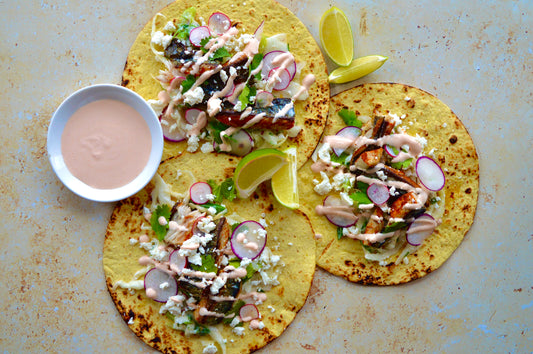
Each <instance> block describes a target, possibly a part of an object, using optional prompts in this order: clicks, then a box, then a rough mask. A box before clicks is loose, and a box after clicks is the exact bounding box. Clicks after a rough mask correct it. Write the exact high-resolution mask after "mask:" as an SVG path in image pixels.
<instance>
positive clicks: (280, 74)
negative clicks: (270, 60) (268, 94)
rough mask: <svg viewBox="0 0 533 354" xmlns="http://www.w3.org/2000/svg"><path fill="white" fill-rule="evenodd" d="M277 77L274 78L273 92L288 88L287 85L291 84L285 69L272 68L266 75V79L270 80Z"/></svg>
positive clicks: (289, 76)
mask: <svg viewBox="0 0 533 354" xmlns="http://www.w3.org/2000/svg"><path fill="white" fill-rule="evenodd" d="M274 75H275V76H277V77H276V78H275V80H276V81H275V84H274V90H276V91H283V90H285V89H286V88H287V87H289V84H290V83H291V75H290V74H289V71H288V70H287V69H283V68H281V67H280V68H274V69H272V70H270V73H269V74H268V78H269V79H270V78H271V77H272V76H274Z"/></svg>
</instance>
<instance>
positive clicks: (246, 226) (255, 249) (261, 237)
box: [230, 220, 267, 259]
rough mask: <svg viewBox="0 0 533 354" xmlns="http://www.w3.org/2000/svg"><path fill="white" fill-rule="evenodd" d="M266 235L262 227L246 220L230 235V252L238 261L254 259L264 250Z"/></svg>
mask: <svg viewBox="0 0 533 354" xmlns="http://www.w3.org/2000/svg"><path fill="white" fill-rule="evenodd" d="M266 241H267V234H266V231H265V229H264V228H263V226H261V224H259V223H258V222H256V221H253V220H248V221H244V222H242V223H240V224H239V226H237V227H236V228H235V230H233V233H232V234H231V240H230V243H231V250H232V251H233V253H234V254H235V255H236V256H237V257H238V258H240V259H243V258H249V259H256V258H257V257H259V255H261V253H262V252H263V249H264V248H265V245H266Z"/></svg>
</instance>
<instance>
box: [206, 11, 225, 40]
mask: <svg viewBox="0 0 533 354" xmlns="http://www.w3.org/2000/svg"><path fill="white" fill-rule="evenodd" d="M207 25H208V26H209V29H210V30H211V32H212V33H214V34H216V35H217V36H220V35H222V34H223V33H224V32H226V31H227V30H229V29H230V27H231V20H230V19H229V17H228V16H227V15H225V14H223V13H222V12H215V13H213V14H212V15H211V16H209V20H208V21H207Z"/></svg>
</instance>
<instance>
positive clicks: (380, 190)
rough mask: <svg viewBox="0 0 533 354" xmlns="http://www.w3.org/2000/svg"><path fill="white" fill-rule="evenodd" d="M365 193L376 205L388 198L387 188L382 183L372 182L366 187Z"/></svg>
mask: <svg viewBox="0 0 533 354" xmlns="http://www.w3.org/2000/svg"><path fill="white" fill-rule="evenodd" d="M366 195H368V198H370V200H371V201H372V203H374V204H376V205H383V204H385V203H386V202H387V200H389V197H390V194H389V188H387V186H386V185H384V184H379V183H372V184H371V185H370V186H368V188H367V189H366Z"/></svg>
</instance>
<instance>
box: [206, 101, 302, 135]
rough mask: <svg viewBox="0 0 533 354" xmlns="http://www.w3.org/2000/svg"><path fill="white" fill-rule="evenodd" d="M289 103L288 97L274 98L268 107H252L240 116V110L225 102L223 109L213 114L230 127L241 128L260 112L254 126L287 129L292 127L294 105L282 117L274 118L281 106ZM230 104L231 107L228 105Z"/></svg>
mask: <svg viewBox="0 0 533 354" xmlns="http://www.w3.org/2000/svg"><path fill="white" fill-rule="evenodd" d="M290 103H291V99H290V98H275V99H274V100H273V101H272V104H271V105H270V106H268V107H254V108H253V109H252V111H251V112H250V114H249V115H248V116H246V117H244V118H241V115H242V112H237V111H235V110H233V105H231V104H229V105H228V104H225V105H224V109H223V110H222V111H221V112H220V113H218V114H217V115H215V118H216V119H217V120H218V121H219V122H221V123H223V124H226V125H228V126H230V127H236V128H242V127H243V126H244V125H246V123H248V122H249V121H250V120H252V119H254V118H255V117H256V116H257V115H259V114H262V115H263V116H262V118H261V119H260V120H259V121H258V122H256V123H255V124H253V127H254V128H266V129H272V130H287V129H290V128H292V127H294V124H295V120H294V118H295V112H294V107H291V109H289V110H288V111H287V113H285V114H284V115H283V116H282V117H278V118H275V116H276V114H278V113H279V112H281V111H282V110H283V108H284V107H285V106H286V105H287V104H290ZM229 106H231V108H230V107H229Z"/></svg>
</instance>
